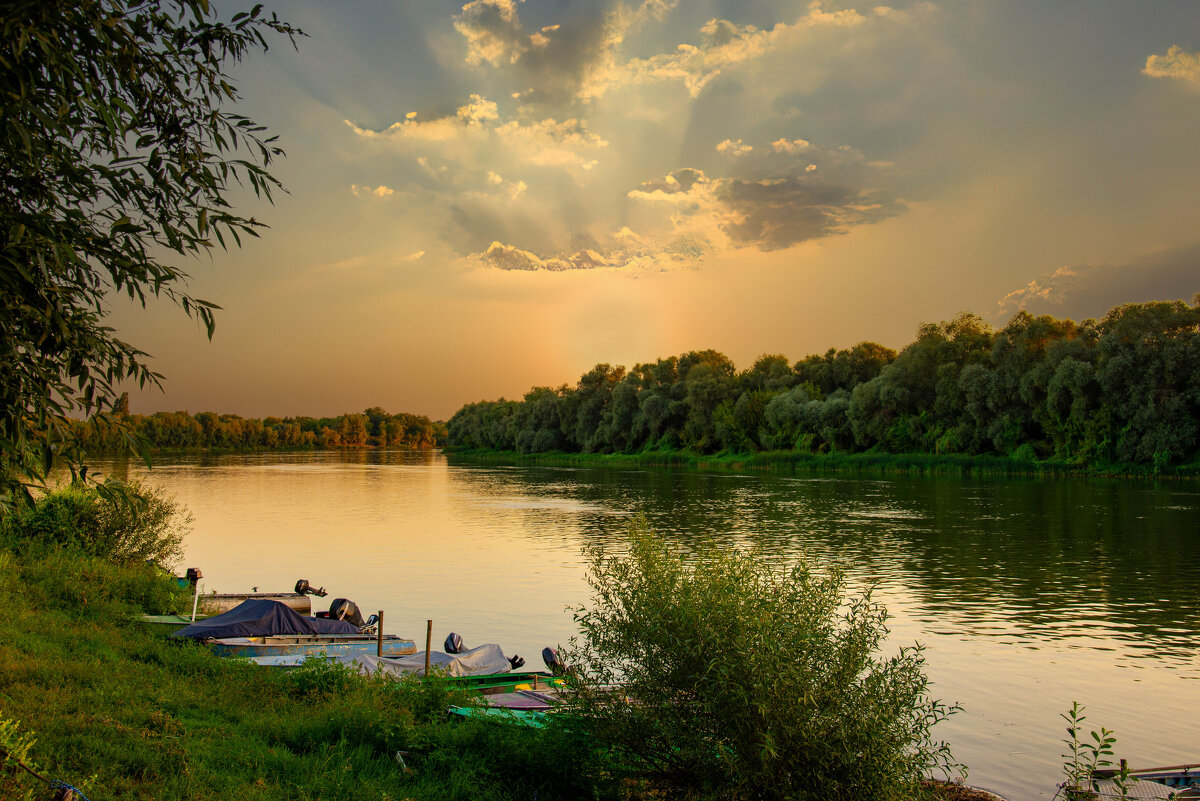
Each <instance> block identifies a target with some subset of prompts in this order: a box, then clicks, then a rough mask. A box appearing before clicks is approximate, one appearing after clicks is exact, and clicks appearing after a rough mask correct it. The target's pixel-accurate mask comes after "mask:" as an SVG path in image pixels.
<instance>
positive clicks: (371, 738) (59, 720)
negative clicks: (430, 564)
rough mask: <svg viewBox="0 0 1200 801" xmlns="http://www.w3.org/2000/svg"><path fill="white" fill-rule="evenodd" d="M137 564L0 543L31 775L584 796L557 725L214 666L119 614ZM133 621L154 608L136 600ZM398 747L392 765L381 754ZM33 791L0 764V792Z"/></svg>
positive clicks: (374, 687)
mask: <svg viewBox="0 0 1200 801" xmlns="http://www.w3.org/2000/svg"><path fill="white" fill-rule="evenodd" d="M164 582H165V579H164V578H163V577H162V576H161V575H159V574H155V572H154V571H153V569H151V568H145V567H144V566H137V567H133V568H121V567H117V566H115V565H110V564H107V563H104V562H103V561H102V560H98V559H95V558H92V557H87V556H85V555H82V554H80V553H78V552H73V551H69V550H63V549H50V550H45V549H42V550H40V551H39V550H36V549H34V550H28V551H24V552H23V551H22V550H21V549H18V550H16V551H14V550H8V549H0V609H3V610H4V614H3V615H0V721H4V720H8V721H16V722H18V723H19V726H20V729H19V731H20V732H24V733H27V734H32V735H33V736H35V737H36V742H35V743H34V745H33V747H32V748H31V749H30V751H29V753H28V760H29V761H31V762H32V763H33V764H34V766H35V767H36V768H37V769H38V771H39V772H41V773H43V775H45V776H48V777H50V778H53V779H58V780H61V781H65V782H68V783H70V784H73V785H75V786H78V787H80V788H81V789H83V790H84V791H85V792H86V793H87V795H88V797H89V798H90V799H91V800H92V801H100V800H101V799H164V798H179V799H264V800H265V799H376V800H377V801H378V800H380V799H397V801H398V800H399V799H409V798H411V799H468V798H470V799H497V800H498V801H499V800H501V799H505V800H506V799H526V798H532V797H534V795H537V797H539V798H544V799H549V798H579V797H588V796H592V795H593V794H594V793H596V792H598V791H599V788H598V786H596V784H595V782H594V781H592V780H591V779H590V778H589V776H590V772H589V770H588V769H587V766H588V760H589V758H590V757H589V756H588V755H587V754H586V753H583V752H582V750H580V749H578V748H577V747H576V746H577V744H575V743H574V742H573V741H572V740H571V739H570V738H569V736H566V735H564V734H563V733H561V732H557V731H547V732H542V731H534V730H530V729H518V728H514V727H506V726H503V725H498V724H489V723H487V722H471V721H462V722H451V721H450V720H448V719H447V716H446V714H445V709H446V707H447V706H448V705H449V704H450V703H458V704H463V703H470V701H469V699H468V698H467V697H466V695H465V692H464V691H461V690H453V689H451V688H449V687H448V686H447V685H446V684H445V683H439V682H437V681H430V682H421V681H417V680H412V681H405V682H397V681H389V680H382V679H365V678H363V677H360V676H358V675H357V674H354V673H352V672H350V671H348V670H344V669H343V670H339V669H338V668H336V667H328V666H325V665H321V664H316V665H309V666H306V667H303V668H301V669H298V670H295V671H289V672H285V671H273V670H271V669H266V668H260V667H257V666H255V665H253V664H251V663H249V662H246V661H242V660H221V659H218V658H216V657H214V656H212V655H211V654H210V653H209V652H208V651H207V650H206V649H205V648H204V647H203V646H199V645H194V644H191V643H176V642H172V641H169V640H168V639H167V638H166V637H165V636H164V635H163V634H161V633H157V632H155V631H151V630H150V627H147V626H144V625H142V624H140V623H135V622H133V621H132V620H131V616H132V615H134V614H137V613H139V612H141V611H142V610H144V609H147V605H146V603H145V601H146V599H147V598H158V599H159V600H160V601H161V600H162V599H163V597H164V596H163V595H162V592H160V591H156V590H155V589H154V588H155V587H161V586H162V585H163V584H164ZM150 611H166V610H163V609H161V608H151V609H150ZM397 752H400V753H401V758H402V759H403V761H404V764H403V765H402V764H401V762H400V761H399V760H398V759H397ZM27 793H28V794H31V795H29V796H28V797H32V798H37V799H40V798H49V797H50V793H49V791H48V790H47V789H46V788H45V786H44V785H41V784H40V783H38V782H37V781H35V780H34V779H32V778H31V777H29V776H28V775H27V774H23V773H18V772H13V771H12V770H6V771H4V772H0V797H4V798H21V797H24V796H25V795H26V794H27Z"/></svg>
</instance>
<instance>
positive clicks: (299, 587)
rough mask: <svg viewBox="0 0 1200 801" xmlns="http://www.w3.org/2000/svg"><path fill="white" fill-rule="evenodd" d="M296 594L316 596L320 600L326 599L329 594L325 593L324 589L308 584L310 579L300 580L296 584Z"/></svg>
mask: <svg viewBox="0 0 1200 801" xmlns="http://www.w3.org/2000/svg"><path fill="white" fill-rule="evenodd" d="M296 594H297V595H315V596H317V597H318V598H324V597H325V596H326V595H328V594H329V593H328V592H326V591H325V588H324V587H313V586H312V585H311V584H309V583H308V579H300V580H299V581H297V582H296Z"/></svg>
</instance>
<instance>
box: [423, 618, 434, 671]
mask: <svg viewBox="0 0 1200 801" xmlns="http://www.w3.org/2000/svg"><path fill="white" fill-rule="evenodd" d="M432 647H433V621H432V620H426V621H425V675H426V676H428V675H429V649H430V648H432Z"/></svg>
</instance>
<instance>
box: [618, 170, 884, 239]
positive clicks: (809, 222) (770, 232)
mask: <svg viewBox="0 0 1200 801" xmlns="http://www.w3.org/2000/svg"><path fill="white" fill-rule="evenodd" d="M629 197H630V198H631V199H633V200H637V201H642V202H645V203H651V204H661V205H665V206H667V207H670V208H671V209H672V210H673V211H672V216H671V220H672V223H673V225H674V228H675V230H676V232H678V233H684V232H688V233H691V234H693V235H695V236H697V237H698V239H699V240H701V241H707V242H710V243H712V245H713V246H714V247H717V248H719V249H724V248H723V247H722V245H725V246H727V247H753V248H756V249H758V250H763V251H771V250H781V249H783V248H788V247H791V246H793V245H797V244H800V243H801V242H806V241H808V240H811V239H820V238H823V237H827V236H833V235H835V234H842V233H846V232H847V231H849V230H850V229H851V228H853V227H855V226H857V225H864V224H867V223H871V222H877V221H879V220H882V219H885V218H887V217H891V216H893V215H895V214H898V213H899V212H900V211H901V210H903V205H902V204H901V203H899V202H898V201H895V200H890V199H886V198H884V197H883V196H882V195H880V194H878V193H875V192H872V191H869V190H858V189H853V188H850V187H847V186H838V185H833V184H829V183H825V182H823V181H819V180H817V179H815V178H814V177H812V176H811V174H809V173H808V171H805V172H804V173H800V174H796V175H783V176H778V177H771V178H760V179H756V180H747V179H742V178H709V177H708V176H707V175H705V173H704V172H703V171H701V170H696V169H690V168H687V169H682V170H675V171H674V172H672V173H669V174H668V175H667V176H666V177H665V178H664V179H662V180H660V181H649V182H646V183H644V184H642V186H641V188H639V189H635V190H632V191H630V192H629Z"/></svg>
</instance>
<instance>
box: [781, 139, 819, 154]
mask: <svg viewBox="0 0 1200 801" xmlns="http://www.w3.org/2000/svg"><path fill="white" fill-rule="evenodd" d="M810 147H812V142H810V141H808V140H807V139H792V140H788V139H776V140H775V141H774V142H772V143H771V148H772V149H773V150H774V151H775V152H776V153H787V154H788V155H790V156H794V155H796V154H797V153H802V152H804V151H805V150H808V149H809V148H810Z"/></svg>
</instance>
